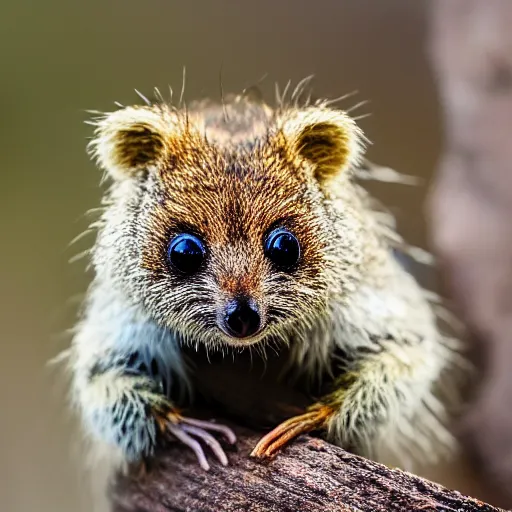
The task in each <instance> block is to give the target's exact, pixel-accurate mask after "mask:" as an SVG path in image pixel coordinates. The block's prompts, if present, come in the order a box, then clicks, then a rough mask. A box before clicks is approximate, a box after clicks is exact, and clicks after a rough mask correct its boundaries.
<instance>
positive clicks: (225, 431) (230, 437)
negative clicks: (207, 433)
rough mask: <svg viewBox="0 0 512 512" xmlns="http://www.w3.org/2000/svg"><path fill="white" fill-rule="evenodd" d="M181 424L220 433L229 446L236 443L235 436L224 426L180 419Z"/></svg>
mask: <svg viewBox="0 0 512 512" xmlns="http://www.w3.org/2000/svg"><path fill="white" fill-rule="evenodd" d="M181 422H182V423H185V424H187V425H192V426H194V427H199V428H202V429H204V430H211V431H213V432H220V433H221V434H223V435H224V437H225V438H226V441H227V442H228V443H230V444H235V443H236V435H235V433H234V432H233V431H232V430H231V429H230V428H229V427H226V426H225V425H218V424H217V423H213V422H211V421H204V420H197V419H195V418H182V420H181Z"/></svg>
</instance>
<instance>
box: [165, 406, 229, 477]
mask: <svg viewBox="0 0 512 512" xmlns="http://www.w3.org/2000/svg"><path fill="white" fill-rule="evenodd" d="M157 423H158V426H159V427H160V430H161V432H162V433H163V434H164V435H165V434H167V435H168V434H171V435H172V436H173V437H174V438H176V439H177V440H178V441H180V442H181V443H183V444H184V445H186V446H188V447H189V448H190V449H191V450H192V451H193V452H194V453H195V455H196V457H197V460H198V462H199V465H200V466H201V467H202V468H203V469H204V470H206V471H208V470H209V469H210V465H209V464H208V461H207V460H206V455H205V453H204V450H203V447H202V445H201V442H203V443H204V444H206V445H207V446H208V447H209V448H210V450H211V451H212V452H213V454H214V455H215V456H216V457H217V459H218V460H219V462H220V463H221V464H222V465H223V466H227V464H228V458H227V456H226V453H225V452H224V449H223V448H222V446H221V444H220V443H219V441H217V439H215V437H213V436H212V434H210V432H216V433H219V434H221V435H222V436H223V437H224V439H225V440H226V441H227V442H228V443H229V444H235V443H236V436H235V433H234V432H233V431H232V430H231V429H230V428H229V427H226V426H225V425H219V424H218V423H214V422H212V421H203V420H197V419H194V418H187V417H184V416H181V415H180V414H178V413H176V412H169V413H167V414H166V415H164V416H159V417H158V418H157ZM208 431H210V432H208Z"/></svg>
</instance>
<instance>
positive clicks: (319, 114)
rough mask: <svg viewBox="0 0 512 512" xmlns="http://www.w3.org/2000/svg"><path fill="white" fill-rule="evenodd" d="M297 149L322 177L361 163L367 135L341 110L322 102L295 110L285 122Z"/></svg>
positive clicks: (320, 178)
mask: <svg viewBox="0 0 512 512" xmlns="http://www.w3.org/2000/svg"><path fill="white" fill-rule="evenodd" d="M282 130H283V133H284V135H285V137H286V139H287V140H288V142H289V143H290V144H291V146H292V148H293V150H294V151H295V152H296V153H297V154H298V155H299V156H300V157H302V158H304V159H306V160H307V161H308V162H310V163H311V164H312V165H313V166H314V172H315V176H316V178H317V179H318V180H319V181H322V182H323V181H326V180H328V179H329V178H331V177H334V176H336V175H337V174H339V173H340V172H343V171H346V170H348V169H350V168H353V167H355V166H357V165H358V164H359V162H360V160H361V158H362V155H363V151H364V136H363V132H362V131H361V129H360V128H359V127H358V126H357V125H356V123H355V121H354V120H353V119H352V118H350V117H349V116H348V115H347V114H345V113H344V112H342V111H339V110H331V109H327V108H324V107H321V106H318V107H309V108H306V109H304V110H299V111H297V112H294V113H293V114H292V115H291V116H289V117H286V118H285V119H284V121H283V123H282Z"/></svg>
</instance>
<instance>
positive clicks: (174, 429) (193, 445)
mask: <svg viewBox="0 0 512 512" xmlns="http://www.w3.org/2000/svg"><path fill="white" fill-rule="evenodd" d="M167 429H168V430H169V432H170V433H171V434H172V435H173V436H175V437H176V439H178V440H179V441H181V442H182V443H183V444H184V445H186V446H188V447H189V448H190V449H191V450H192V451H193V452H194V453H195V454H196V457H197V460H198V462H199V465H200V466H201V467H202V468H203V469H204V470H205V471H208V470H209V469H210V465H209V464H208V461H207V460H206V455H205V454H204V451H203V448H202V446H201V445H200V444H199V443H198V442H197V441H196V440H195V439H193V438H192V437H190V436H189V435H188V434H187V432H185V430H184V429H183V427H180V426H179V425H173V424H172V423H170V424H168V425H167Z"/></svg>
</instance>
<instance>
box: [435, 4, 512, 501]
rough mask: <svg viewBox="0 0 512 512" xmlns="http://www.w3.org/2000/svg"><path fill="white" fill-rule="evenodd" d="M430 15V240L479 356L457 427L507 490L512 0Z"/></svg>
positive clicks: (511, 469)
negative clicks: (433, 166)
mask: <svg viewBox="0 0 512 512" xmlns="http://www.w3.org/2000/svg"><path fill="white" fill-rule="evenodd" d="M432 15H433V18H432V26H431V39H430V50H431V59H432V65H433V68H434V71H435V73H436V78H437V83H438V87H439V91H440V95H441V100H442V105H443V108H444V126H445V137H444V138H445V147H444V151H443V155H442V159H441V161H440V164H439V169H438V174H437V177H436V180H435V183H434V187H433V189H432V192H431V196H430V202H429V213H430V215H431V219H432V240H433V245H434V248H435V250H436V251H437V253H438V254H439V256H440V257H441V260H442V262H443V268H444V270H445V277H446V278H447V282H448V286H449V292H450V294H451V295H452V296H453V297H454V299H455V302H456V304H457V305H458V307H459V308H460V313H461V315H462V317H463V318H464V319H465V320H466V321H467V323H468V324H469V327H470V330H471V331H472V334H473V337H474V339H475V341H476V342H477V343H476V344H475V347H476V349H477V350H476V351H475V353H476V354H477V355H478V357H477V360H478V361H479V362H481V363H482V364H481V365H480V366H481V369H482V377H483V383H482V384H481V386H480V387H479V388H478V394H477V396H476V397H475V400H474V402H473V404H472V406H471V408H470V410H469V412H468V414H467V417H466V418H465V419H464V421H463V425H462V427H463V436H464V439H465V440H466V441H467V444H468V448H469V449H470V451H471V452H472V453H473V454H474V456H475V457H476V458H477V460H478V461H479V467H480V468H481V469H482V471H483V472H484V473H485V475H486V476H487V478H488V479H489V480H490V481H491V482H492V483H493V484H495V485H497V486H498V487H500V488H501V489H502V491H503V492H505V493H508V494H509V496H510V499H511V500H512V371H511V367H512V174H511V171H512V1H511V0H437V1H436V2H434V3H432ZM511 504H512V503H511Z"/></svg>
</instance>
